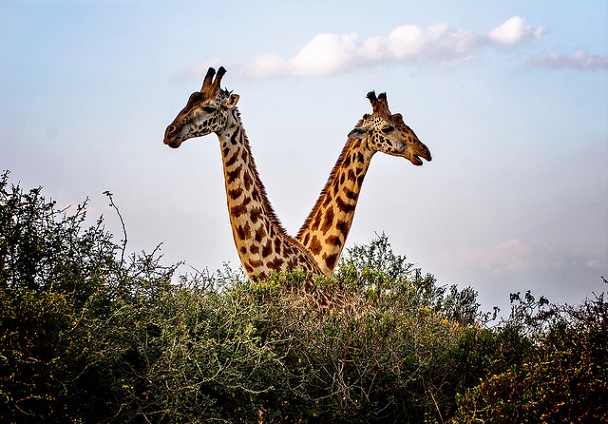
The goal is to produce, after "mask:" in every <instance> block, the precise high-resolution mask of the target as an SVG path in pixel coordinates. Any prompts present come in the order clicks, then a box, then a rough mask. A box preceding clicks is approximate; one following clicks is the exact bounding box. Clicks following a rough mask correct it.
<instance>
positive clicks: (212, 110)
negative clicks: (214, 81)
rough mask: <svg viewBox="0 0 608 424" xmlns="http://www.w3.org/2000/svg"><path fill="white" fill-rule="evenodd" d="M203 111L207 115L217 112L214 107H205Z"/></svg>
mask: <svg viewBox="0 0 608 424" xmlns="http://www.w3.org/2000/svg"><path fill="white" fill-rule="evenodd" d="M203 110H204V111H205V112H207V113H213V112H215V108H214V107H213V106H205V107H203Z"/></svg>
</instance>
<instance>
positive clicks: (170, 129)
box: [167, 125, 177, 134]
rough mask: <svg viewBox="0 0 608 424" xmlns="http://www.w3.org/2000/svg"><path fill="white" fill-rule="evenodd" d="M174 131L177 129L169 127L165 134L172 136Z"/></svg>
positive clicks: (172, 126)
mask: <svg viewBox="0 0 608 424" xmlns="http://www.w3.org/2000/svg"><path fill="white" fill-rule="evenodd" d="M176 130H177V127H176V126H175V125H169V128H167V133H169V134H173V133H174V132H175V131H176Z"/></svg>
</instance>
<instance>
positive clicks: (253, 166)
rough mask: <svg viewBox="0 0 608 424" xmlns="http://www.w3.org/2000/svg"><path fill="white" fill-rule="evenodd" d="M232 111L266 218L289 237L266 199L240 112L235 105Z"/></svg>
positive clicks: (264, 189)
mask: <svg viewBox="0 0 608 424" xmlns="http://www.w3.org/2000/svg"><path fill="white" fill-rule="evenodd" d="M233 111H234V112H233V114H234V117H235V119H237V120H238V123H239V125H240V127H241V129H242V132H243V139H244V140H243V146H244V148H245V149H246V150H247V153H248V154H249V158H250V160H251V166H250V169H251V170H252V171H253V178H254V179H255V184H256V186H257V187H258V188H259V192H260V196H261V197H262V204H263V206H264V212H265V214H266V216H267V217H268V219H270V221H271V222H272V223H273V224H275V225H276V227H277V228H278V229H279V231H280V232H281V234H282V235H284V236H286V237H290V236H289V235H288V234H287V230H286V229H285V227H283V224H282V223H281V220H280V219H279V217H278V215H277V214H276V212H275V211H274V208H273V207H272V203H270V200H269V199H268V195H267V193H266V187H265V186H264V183H263V182H262V179H261V178H260V174H259V172H258V167H257V165H256V163H255V158H254V157H253V154H252V152H251V144H250V143H249V137H247V133H246V132H245V128H244V127H243V124H242V120H241V112H240V111H239V110H238V109H237V108H236V107H235V108H234V109H233ZM296 241H297V240H296Z"/></svg>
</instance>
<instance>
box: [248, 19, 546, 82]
mask: <svg viewBox="0 0 608 424" xmlns="http://www.w3.org/2000/svg"><path fill="white" fill-rule="evenodd" d="M544 32H545V29H544V28H542V27H539V28H533V27H532V26H531V25H530V24H528V22H527V21H526V20H525V19H524V18H521V17H519V16H514V17H512V18H510V19H508V20H507V21H505V22H503V23H502V24H500V25H498V26H497V27H495V28H493V29H492V30H490V31H489V32H488V33H487V34H478V33H475V32H474V31H472V30H468V29H452V28H449V27H448V25H447V24H444V23H441V24H436V25H430V26H426V27H425V26H419V25H402V26H399V27H397V28H395V29H393V30H392V31H390V32H389V33H388V34H387V35H376V36H371V37H368V38H364V39H361V38H360V37H359V35H358V34H357V33H355V32H351V33H347V34H334V33H323V34H319V35H317V36H315V37H313V38H312V39H311V40H310V41H309V42H308V43H307V44H306V45H305V46H304V47H302V48H301V49H300V51H299V52H298V53H297V54H296V55H295V56H293V57H292V58H287V59H286V58H284V57H281V56H280V55H279V54H277V53H273V52H270V53H266V54H263V55H260V56H258V57H257V58H256V59H255V60H254V61H253V62H252V63H251V64H249V65H247V66H245V67H244V71H245V73H246V74H247V75H249V76H250V77H253V78H264V77H271V76H295V77H309V76H327V75H334V74H339V73H344V72H348V71H350V70H352V69H356V68H361V67H372V66H379V65H382V64H386V63H394V62H414V61H429V62H432V63H437V64H439V65H441V66H458V65H460V64H462V63H465V62H468V61H470V60H473V59H474V58H475V55H476V54H477V52H478V51H479V50H480V49H481V48H482V47H484V46H497V47H513V46H516V45H518V44H520V43H522V42H525V41H526V40H529V39H533V38H540V37H541V36H542V35H543V33H544Z"/></svg>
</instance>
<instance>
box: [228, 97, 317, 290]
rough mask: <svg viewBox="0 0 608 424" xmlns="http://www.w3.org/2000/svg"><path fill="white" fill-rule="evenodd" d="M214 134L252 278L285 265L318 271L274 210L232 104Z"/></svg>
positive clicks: (245, 264) (238, 244)
mask: <svg viewBox="0 0 608 424" xmlns="http://www.w3.org/2000/svg"><path fill="white" fill-rule="evenodd" d="M218 137H219V140H220V147H221V154H222V162H223V168H224V180H225V185H226V199H227V203H228V213H229V216H230V225H231V227H232V235H233V238H234V243H235V245H236V248H237V252H238V255H239V258H240V260H241V263H242V264H243V267H244V268H245V271H246V272H247V274H248V275H249V276H250V277H251V278H254V277H257V276H265V275H267V274H268V271H283V270H286V269H303V270H304V271H311V272H313V273H316V274H319V273H320V270H319V268H318V267H317V265H316V263H315V261H314V259H313V258H312V257H311V255H310V253H309V252H308V251H307V250H306V249H304V248H303V247H302V245H301V244H300V243H299V242H298V241H296V240H295V239H293V238H291V237H289V236H288V235H287V233H286V232H285V229H284V228H283V226H282V225H281V223H280V222H279V219H278V218H277V216H276V214H275V212H274V210H273V208H272V205H271V204H270V201H269V200H268V197H267V195H266V190H265V188H264V185H263V184H262V181H261V180H260V177H259V175H258V172H257V168H256V165H255V162H254V160H253V156H252V154H251V147H250V145H249V140H248V139H247V135H246V134H245V130H244V129H243V126H242V124H241V120H240V116H239V113H238V110H237V109H236V108H234V109H233V112H232V115H231V116H230V118H229V122H228V124H227V125H226V131H225V132H224V133H221V134H218Z"/></svg>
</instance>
